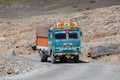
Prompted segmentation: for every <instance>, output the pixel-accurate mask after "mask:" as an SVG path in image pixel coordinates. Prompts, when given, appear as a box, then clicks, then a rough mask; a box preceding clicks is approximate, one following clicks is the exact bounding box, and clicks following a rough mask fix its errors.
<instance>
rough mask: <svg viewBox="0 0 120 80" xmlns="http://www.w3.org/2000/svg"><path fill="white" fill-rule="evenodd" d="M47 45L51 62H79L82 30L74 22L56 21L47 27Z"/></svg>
mask: <svg viewBox="0 0 120 80" xmlns="http://www.w3.org/2000/svg"><path fill="white" fill-rule="evenodd" d="M48 45H49V49H50V52H51V53H50V54H51V57H52V59H51V62H52V63H55V62H56V60H60V61H61V62H66V61H67V60H74V61H75V62H79V55H80V54H81V49H82V31H81V30H80V29H79V28H78V27H77V26H76V23H74V22H62V23H57V24H55V25H53V26H51V27H50V28H49V31H48Z"/></svg>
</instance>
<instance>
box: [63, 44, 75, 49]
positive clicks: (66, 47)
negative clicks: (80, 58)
mask: <svg viewBox="0 0 120 80" xmlns="http://www.w3.org/2000/svg"><path fill="white" fill-rule="evenodd" d="M63 49H64V50H71V49H73V47H72V46H71V45H65V46H63Z"/></svg>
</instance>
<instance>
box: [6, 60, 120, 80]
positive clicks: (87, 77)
mask: <svg viewBox="0 0 120 80" xmlns="http://www.w3.org/2000/svg"><path fill="white" fill-rule="evenodd" d="M23 59H27V58H23ZM28 60H34V61H39V59H31V58H28ZM41 64H42V65H47V66H49V67H48V68H46V69H44V70H42V71H41V70H39V69H36V70H34V71H32V72H30V73H26V74H22V75H18V76H13V77H12V76H11V77H10V76H9V77H8V78H7V79H4V80H119V76H120V68H119V67H115V66H109V65H102V64H95V63H84V62H80V63H56V64H50V62H46V63H41Z"/></svg>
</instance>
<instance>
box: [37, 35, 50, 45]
mask: <svg viewBox="0 0 120 80" xmlns="http://www.w3.org/2000/svg"><path fill="white" fill-rule="evenodd" d="M36 44H37V46H44V47H48V38H43V37H38V38H37V41H36Z"/></svg>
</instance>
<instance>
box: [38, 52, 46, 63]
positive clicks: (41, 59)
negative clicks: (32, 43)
mask: <svg viewBox="0 0 120 80" xmlns="http://www.w3.org/2000/svg"><path fill="white" fill-rule="evenodd" d="M40 61H41V62H47V55H46V54H44V53H41V55H40Z"/></svg>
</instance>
